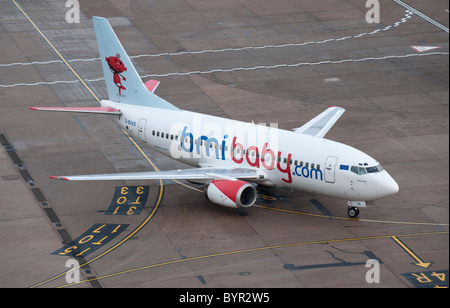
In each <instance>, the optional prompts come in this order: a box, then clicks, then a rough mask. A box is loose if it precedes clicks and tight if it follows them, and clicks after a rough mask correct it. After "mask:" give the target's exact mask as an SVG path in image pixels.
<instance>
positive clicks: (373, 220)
mask: <svg viewBox="0 0 450 308" xmlns="http://www.w3.org/2000/svg"><path fill="white" fill-rule="evenodd" d="M253 206H255V207H258V208H262V209H267V210H272V211H278V212H284V213H290V214H297V215H305V216H313V217H321V218H334V219H340V220H352V221H364V222H378V223H387V224H402V225H422V226H444V227H445V226H448V225H449V224H438V223H432V222H411V221H389V220H375V219H360V218H348V217H338V216H328V215H320V214H311V213H305V212H298V211H291V210H283V209H277V208H273V207H269V206H263V205H257V204H255V205H253Z"/></svg>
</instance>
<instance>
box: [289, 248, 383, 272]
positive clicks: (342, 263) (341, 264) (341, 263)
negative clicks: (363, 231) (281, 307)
mask: <svg viewBox="0 0 450 308" xmlns="http://www.w3.org/2000/svg"><path fill="white" fill-rule="evenodd" d="M363 254H364V255H366V256H367V257H368V258H369V259H375V260H377V261H378V262H379V263H380V264H383V262H382V261H381V259H379V258H378V257H377V256H375V254H374V253H373V252H371V251H364V253H363ZM333 258H335V259H336V260H338V261H339V263H336V262H335V263H324V264H311V265H300V266H295V265H294V264H285V265H283V268H284V269H287V270H290V271H301V270H306V269H314V268H331V267H344V266H355V265H366V262H367V260H366V261H364V262H346V261H344V260H343V259H338V258H336V257H334V256H333Z"/></svg>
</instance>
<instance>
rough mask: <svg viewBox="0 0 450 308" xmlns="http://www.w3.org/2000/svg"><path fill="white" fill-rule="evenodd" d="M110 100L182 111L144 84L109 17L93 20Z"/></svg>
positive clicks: (94, 18)
mask: <svg viewBox="0 0 450 308" xmlns="http://www.w3.org/2000/svg"><path fill="white" fill-rule="evenodd" d="M92 19H93V22H94V29H95V35H96V36H97V44H98V50H99V53H100V61H101V62H102V68H103V74H104V76H105V82H106V88H107V90H108V96H109V100H111V101H115V102H120V103H124V104H131V105H141V106H148V107H156V108H164V109H178V108H177V107H175V106H174V105H172V104H171V103H169V102H167V101H165V100H163V99H162V98H160V97H158V96H157V95H155V94H153V93H152V92H151V91H149V89H147V87H146V86H145V85H144V83H143V82H142V80H141V78H140V77H139V75H138V73H137V71H136V69H135V68H134V66H133V64H132V63H131V61H130V58H129V57H128V55H127V53H126V52H125V49H124V48H123V46H122V44H121V43H120V41H119V39H118V38H117V36H116V34H115V33H114V31H113V29H112V27H111V25H110V24H109V22H108V20H107V19H106V18H102V17H96V16H94V17H93V18H92Z"/></svg>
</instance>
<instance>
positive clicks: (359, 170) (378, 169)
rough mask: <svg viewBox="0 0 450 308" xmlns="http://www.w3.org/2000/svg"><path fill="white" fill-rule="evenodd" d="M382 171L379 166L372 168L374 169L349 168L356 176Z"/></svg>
mask: <svg viewBox="0 0 450 308" xmlns="http://www.w3.org/2000/svg"><path fill="white" fill-rule="evenodd" d="M383 170H384V168H383V167H382V166H381V165H380V164H378V165H377V166H374V167H361V166H360V167H357V166H352V167H351V168H350V171H351V172H353V173H356V174H358V175H363V174H366V173H376V172H381V171H383Z"/></svg>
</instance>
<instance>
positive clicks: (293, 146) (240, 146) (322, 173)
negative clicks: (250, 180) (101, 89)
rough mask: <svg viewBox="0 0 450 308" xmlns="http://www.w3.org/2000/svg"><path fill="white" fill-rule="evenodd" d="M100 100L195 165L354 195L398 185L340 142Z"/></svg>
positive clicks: (167, 151) (365, 196) (129, 126)
mask: <svg viewBox="0 0 450 308" xmlns="http://www.w3.org/2000/svg"><path fill="white" fill-rule="evenodd" d="M102 106H105V107H106V106H108V107H112V108H115V109H118V110H120V111H121V112H122V115H120V116H117V117H115V120H116V121H117V123H118V124H119V126H120V127H121V128H123V129H124V130H125V131H127V132H128V133H129V134H130V135H132V136H133V137H134V138H136V139H137V140H140V141H142V142H146V143H147V144H148V145H150V146H151V147H152V148H153V149H155V150H156V151H158V152H161V153H162V154H164V155H167V156H169V157H172V158H173V159H176V160H179V161H182V162H184V163H187V164H189V165H192V166H195V167H221V168H227V167H230V168H234V167H246V168H248V167H250V168H255V169H258V170H260V171H261V172H262V174H264V175H265V176H264V178H263V179H261V180H259V181H256V182H258V183H259V184H262V185H268V186H281V187H290V188H293V189H299V190H303V191H307V192H311V193H317V194H323V195H327V196H332V197H336V198H342V199H347V200H354V201H372V200H376V199H380V198H383V197H386V196H388V195H391V194H393V193H395V192H396V190H397V191H398V185H397V184H396V183H395V181H394V180H393V179H392V177H391V176H390V175H389V174H388V173H387V172H386V170H384V169H382V168H381V166H380V164H379V163H378V162H377V161H376V160H375V159H373V158H371V157H370V156H369V155H367V154H365V153H363V152H361V151H359V150H357V149H355V148H352V147H350V146H348V145H345V144H342V143H339V142H335V141H331V140H328V139H324V138H318V137H314V136H310V135H305V134H301V133H296V132H292V131H286V130H281V129H278V128H276V127H273V126H272V127H271V126H264V125H257V124H254V123H245V122H241V121H236V120H231V119H226V118H220V117H215V116H209V115H204V114H200V113H195V112H189V111H185V110H167V109H160V108H151V107H143V106H135V105H128V104H121V103H116V102H112V101H107V100H104V101H102ZM244 151H245V154H244Z"/></svg>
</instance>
